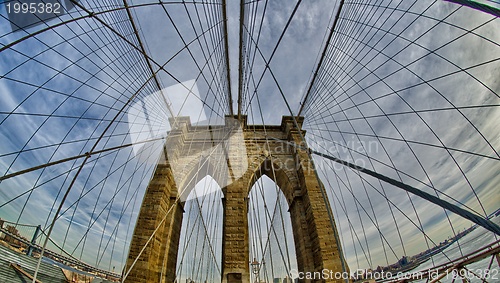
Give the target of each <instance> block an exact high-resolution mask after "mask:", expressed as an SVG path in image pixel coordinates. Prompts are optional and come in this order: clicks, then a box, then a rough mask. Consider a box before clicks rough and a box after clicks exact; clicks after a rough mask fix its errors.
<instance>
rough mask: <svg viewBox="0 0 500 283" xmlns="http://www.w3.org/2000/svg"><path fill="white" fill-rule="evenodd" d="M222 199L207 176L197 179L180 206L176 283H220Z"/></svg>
mask: <svg viewBox="0 0 500 283" xmlns="http://www.w3.org/2000/svg"><path fill="white" fill-rule="evenodd" d="M223 197H224V195H223V192H222V190H221V187H220V186H219V184H218V182H217V181H216V180H215V179H214V178H213V177H212V176H210V175H206V176H205V177H203V178H201V179H200V180H199V181H198V182H197V183H196V185H194V187H193V189H191V190H190V192H189V195H188V196H187V198H186V201H185V202H184V216H183V221H182V227H181V231H180V241H179V249H178V255H177V267H176V282H220V281H221V262H222V223H223V206H222V198H223Z"/></svg>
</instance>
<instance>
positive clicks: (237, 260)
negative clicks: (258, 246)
mask: <svg viewBox="0 0 500 283" xmlns="http://www.w3.org/2000/svg"><path fill="white" fill-rule="evenodd" d="M245 184H246V183H245V182H244V181H243V179H239V180H236V181H235V182H233V183H231V184H229V185H228V186H226V187H225V188H224V189H223V191H224V199H223V202H222V203H223V206H224V218H223V225H222V282H224V283H237V282H249V281H250V267H249V266H250V261H249V247H248V218H247V217H248V216H247V210H248V208H247V201H248V199H247V195H246V193H247V189H246V187H245Z"/></svg>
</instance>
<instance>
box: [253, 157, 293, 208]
mask: <svg viewBox="0 0 500 283" xmlns="http://www.w3.org/2000/svg"><path fill="white" fill-rule="evenodd" d="M290 169H293V168H286V164H285V163H283V162H280V159H279V158H273V157H266V158H264V159H263V160H262V161H260V164H259V165H258V166H257V167H256V168H255V169H253V171H252V175H251V177H250V182H249V183H248V186H247V195H248V194H249V193H250V190H251V189H252V187H253V185H254V184H255V183H256V182H257V181H258V180H259V179H260V178H261V177H262V176H264V175H266V176H267V177H269V178H270V179H271V180H273V181H274V182H275V183H276V185H277V186H278V187H279V188H280V190H281V192H282V193H283V194H284V195H285V198H286V200H287V202H288V206H290V204H291V203H292V201H293V194H294V191H295V189H296V187H297V186H295V185H294V184H293V182H292V181H291V180H292V176H293V175H294V174H295V175H296V173H295V172H294V171H293V170H290ZM273 171H274V173H273Z"/></svg>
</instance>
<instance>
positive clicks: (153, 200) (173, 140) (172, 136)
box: [126, 116, 345, 283]
mask: <svg viewBox="0 0 500 283" xmlns="http://www.w3.org/2000/svg"><path fill="white" fill-rule="evenodd" d="M296 120H297V122H298V124H299V127H302V121H303V118H302V117H297V118H296ZM171 123H172V124H173V127H172V128H173V129H174V130H172V131H171V132H170V133H169V135H168V138H167V141H166V143H165V150H164V155H163V157H162V158H161V160H160V161H159V163H158V165H157V168H156V171H155V173H154V176H153V178H152V180H151V182H150V184H149V186H148V188H147V190H146V194H145V197H144V200H143V203H142V207H141V210H140V213H139V218H138V221H137V225H136V227H135V231H134V235H133V238H132V243H131V246H130V252H129V256H128V261H127V265H126V270H128V269H129V267H130V266H131V265H132V264H133V265H134V266H133V268H132V269H131V271H130V273H129V274H128V276H127V279H126V282H144V283H153V282H154V283H156V282H162V283H163V282H167V283H171V282H174V280H175V268H176V260H177V252H178V245H179V239H180V229H181V226H182V216H183V201H184V200H185V197H186V196H187V195H188V194H189V192H190V191H191V190H192V189H193V188H194V186H195V184H196V183H197V182H198V181H199V180H201V179H202V178H204V177H205V176H206V175H210V176H212V177H213V178H214V179H215V180H216V181H217V182H218V184H219V185H220V186H221V187H222V191H223V193H224V199H223V200H222V203H223V207H224V214H223V228H222V229H223V231H222V234H223V240H222V245H223V247H222V265H221V266H222V282H249V281H250V259H249V241H248V237H249V233H248V215H247V201H248V194H249V191H250V189H251V188H252V186H253V184H254V183H255V182H256V181H257V180H258V179H259V178H260V177H261V176H263V175H267V176H268V177H270V178H271V179H272V180H274V181H275V182H276V183H277V185H278V186H279V187H280V189H281V190H282V191H283V193H284V195H285V197H286V199H287V201H288V204H289V211H290V216H291V220H292V229H293V236H294V241H295V249H296V255H297V263H298V269H299V271H302V272H321V271H322V270H323V269H327V270H331V271H333V272H342V264H341V260H342V255H341V254H340V253H339V247H338V245H339V243H337V240H336V237H335V233H336V227H332V225H331V221H330V220H329V216H328V212H329V210H330V207H329V205H325V201H324V198H323V195H322V193H321V190H320V186H322V184H321V182H319V180H318V179H317V177H316V174H315V172H314V164H313V163H312V160H310V158H309V155H308V154H307V152H306V151H305V150H303V149H300V148H297V147H295V146H292V145H290V143H295V144H300V145H303V144H304V143H303V142H302V139H301V134H300V133H299V130H298V129H297V128H296V127H295V126H294V122H293V118H292V117H289V116H284V117H283V119H282V122H281V125H276V126H272V125H271V126H264V125H247V123H246V117H245V116H242V117H241V119H240V120H236V118H235V117H232V116H227V117H226V119H225V125H224V126H193V125H191V123H190V121H189V118H187V117H180V118H177V119H176V120H175V121H171ZM301 131H302V135H305V131H303V130H301ZM266 137H267V139H266ZM221 145H222V146H221ZM325 197H326V196H325ZM153 234H154V235H153ZM151 235H153V236H151ZM149 239H150V240H149ZM148 240H149V244H148V245H146V246H145V244H146V243H147V242H148ZM139 254H141V256H140V257H138V255H139ZM325 281H328V282H345V281H342V280H338V281H335V280H322V281H321V280H318V281H317V282H325Z"/></svg>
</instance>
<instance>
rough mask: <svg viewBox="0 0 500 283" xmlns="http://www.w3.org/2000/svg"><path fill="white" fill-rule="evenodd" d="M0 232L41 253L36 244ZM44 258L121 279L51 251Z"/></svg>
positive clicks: (46, 252) (39, 247)
mask: <svg viewBox="0 0 500 283" xmlns="http://www.w3.org/2000/svg"><path fill="white" fill-rule="evenodd" d="M0 232H2V233H4V234H6V235H9V236H11V237H13V238H15V239H17V240H19V241H20V242H22V243H24V244H26V245H27V246H30V247H33V248H34V251H37V252H41V251H42V246H40V245H37V244H35V245H33V244H32V243H31V242H30V241H28V240H26V239H25V238H22V237H19V236H17V235H14V234H12V233H10V232H9V231H7V230H6V229H5V228H0ZM44 256H45V257H47V258H50V259H52V260H55V261H57V262H59V263H61V264H63V265H67V266H68V267H77V268H78V269H79V270H81V271H85V272H89V273H95V274H96V275H107V276H111V277H113V278H117V279H119V278H121V274H117V273H114V272H111V271H108V270H104V269H100V268H97V267H95V266H92V265H90V264H88V263H85V262H83V261H81V260H79V259H76V258H74V257H71V256H64V255H61V254H58V253H56V252H53V251H51V250H48V249H45V252H44ZM70 265H71V266H70Z"/></svg>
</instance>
